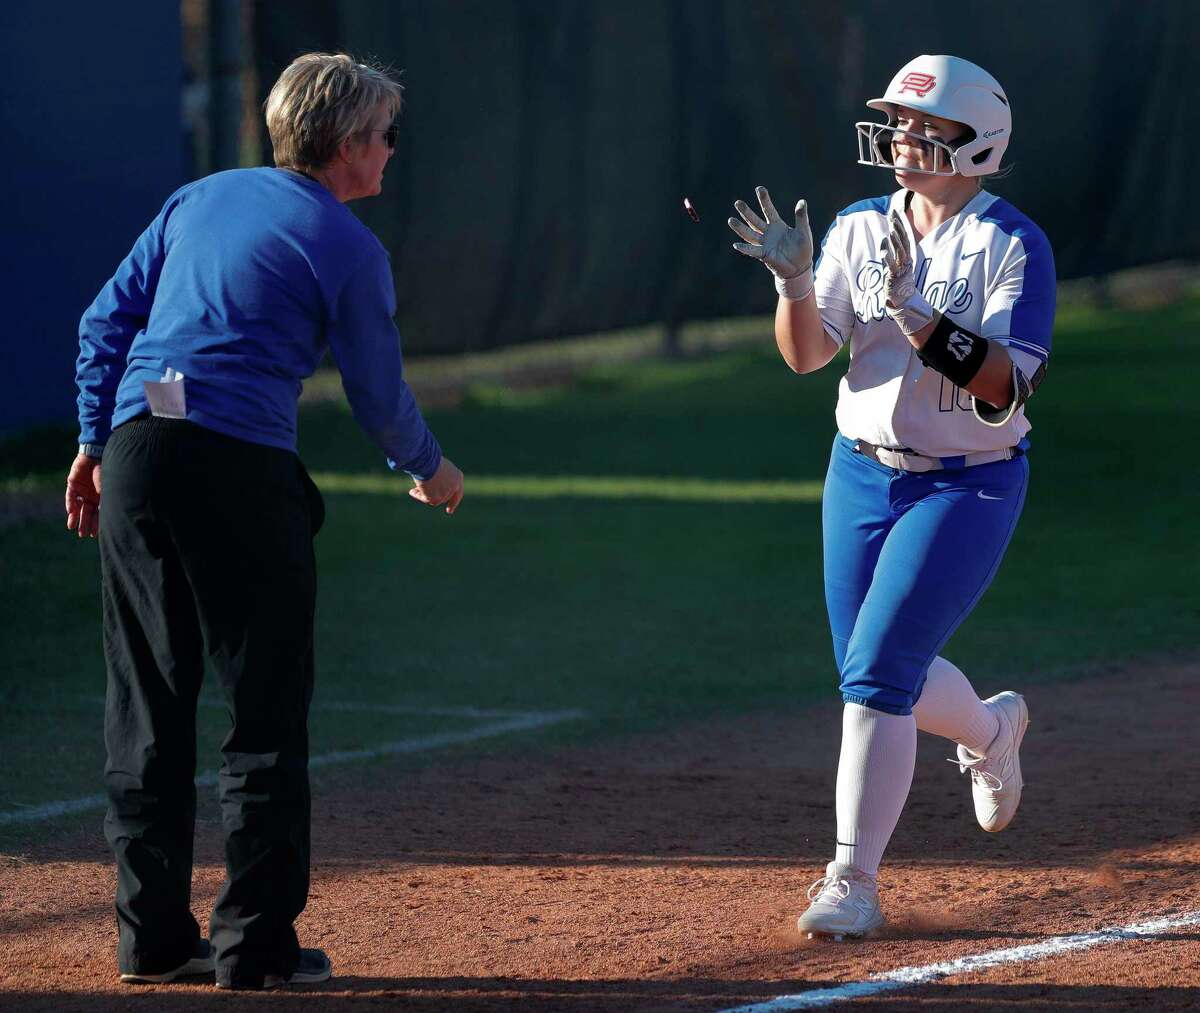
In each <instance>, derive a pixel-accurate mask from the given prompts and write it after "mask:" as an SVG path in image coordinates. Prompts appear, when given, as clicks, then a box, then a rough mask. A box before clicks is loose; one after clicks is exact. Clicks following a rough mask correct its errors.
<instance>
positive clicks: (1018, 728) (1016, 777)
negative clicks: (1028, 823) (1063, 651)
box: [950, 693, 1029, 834]
mask: <svg viewBox="0 0 1200 1013" xmlns="http://www.w3.org/2000/svg"><path fill="white" fill-rule="evenodd" d="M984 704H986V705H987V707H988V708H989V709H990V710H991V711H992V712H993V713H994V714H995V715H996V719H997V721H998V722H999V723H1000V730H999V731H998V732H997V733H996V737H995V738H994V739H992V741H991V743H989V745H988V747H987V751H986V753H985V754H984V755H983V756H979V755H978V754H976V753H973V752H971V750H969V749H968V748H967V747H966V746H959V747H958V759H957V760H951V761H950V762H951V763H957V764H958V770H959V773H960V774H965V773H966V772H967V771H970V772H971V796H972V798H973V799H974V800H975V818H976V819H977V820H978V821H979V825H980V826H981V827H983V829H984V830H986V831H988V833H992V834H994V833H996V832H998V831H1000V830H1003V829H1004V828H1005V827H1006V826H1008V825H1009V824H1010V823H1011V822H1012V818H1013V817H1014V816H1015V815H1016V814H1017V806H1018V805H1020V804H1021V788H1022V786H1023V784H1024V782H1023V781H1022V780H1021V740H1022V739H1023V738H1025V729H1026V728H1028V727H1029V708H1028V707H1027V706H1025V698H1024V697H1023V696H1021V695H1020V694H1019V693H997V694H996V695H995V696H994V697H991V698H990V699H988V700H984Z"/></svg>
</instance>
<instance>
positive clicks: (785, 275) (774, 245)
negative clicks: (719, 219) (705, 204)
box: [729, 186, 813, 301]
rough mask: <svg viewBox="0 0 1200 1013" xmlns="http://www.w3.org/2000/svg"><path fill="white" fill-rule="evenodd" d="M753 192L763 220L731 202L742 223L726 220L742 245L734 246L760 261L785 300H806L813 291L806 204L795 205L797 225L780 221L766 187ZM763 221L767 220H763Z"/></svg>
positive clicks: (801, 202)
mask: <svg viewBox="0 0 1200 1013" xmlns="http://www.w3.org/2000/svg"><path fill="white" fill-rule="evenodd" d="M754 193H755V195H756V196H757V197H758V205H759V207H761V208H762V213H763V217H762V218H759V216H758V215H757V214H756V213H755V212H754V211H752V210H751V209H750V206H749V205H748V204H747V203H746V202H745V201H740V200H739V201H734V204H733V206H734V208H735V210H736V211H737V213H738V214H739V215H741V216H742V221H738V220H737V219H736V218H730V219H729V227H730V228H731V229H733V231H734V232H735V233H737V235H738V236H739V237H740V238H741V239H743V240H745V242H741V243H734V244H733V248H734V249H735V250H737V251H738V253H742V254H745V255H746V256H747V257H753V258H754V259H755V260H759V261H762V263H764V264H765V265H766V266H767V267H768V268H769V269H770V271H771V273H772V274H773V275H775V289H776V291H778V292H779V294H780V295H781V296H783V297H784V298H785V299H792V300H797V301H798V300H800V299H807V298H808V295H809V293H810V292H812V290H813V272H812V265H813V241H812V230H811V229H810V228H809V227H808V202H807V201H803V200H802V201H797V202H796V224H795V226H794V227H793V226H790V225H788V224H787V222H785V221H784V220H783V218H782V217H781V216H780V214H779V212H778V211H776V210H775V205H774V204H773V203H772V202H771V195H770V194H769V193H767V188H766V187H765V186H757V187H755V188H754ZM763 219H766V220H765V221H764V220H763Z"/></svg>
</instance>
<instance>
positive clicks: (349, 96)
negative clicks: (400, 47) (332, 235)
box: [266, 53, 404, 169]
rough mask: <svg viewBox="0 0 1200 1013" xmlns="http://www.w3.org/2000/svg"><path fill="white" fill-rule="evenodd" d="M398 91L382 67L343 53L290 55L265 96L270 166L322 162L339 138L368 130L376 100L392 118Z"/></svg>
mask: <svg viewBox="0 0 1200 1013" xmlns="http://www.w3.org/2000/svg"><path fill="white" fill-rule="evenodd" d="M403 93H404V88H403V87H402V86H401V84H400V83H399V82H398V81H394V80H392V78H391V77H389V76H388V72H387V70H386V69H385V68H383V67H381V66H378V65H376V64H365V63H358V62H357V61H356V60H355V59H354V58H353V57H352V56H349V55H347V54H346V53H305V54H304V55H303V56H298V57H296V59H295V60H293V61H292V62H291V63H290V64H288V66H287V67H286V68H285V69H284V72H283V73H282V74H280V75H279V80H278V81H276V82H275V84H274V86H273V87H272V88H271V94H270V95H268V96H267V102H266V114H267V130H268V132H269V133H270V135H271V147H272V149H273V150H274V153H275V164H276V165H278V166H281V167H283V168H288V169H319V168H321V167H322V166H325V165H327V164H328V163H329V161H330V160H331V159H332V158H333V155H334V153H335V152H336V151H337V149H338V146H339V145H340V144H341V143H342V141H344V140H345V139H346V138H347V137H352V136H354V135H355V134H358V133H361V132H362V131H364V130H368V129H370V125H371V120H372V117H373V116H374V115H375V111H376V110H377V109H378V108H379V106H380V105H381V104H382V103H386V104H387V106H388V109H389V110H390V114H391V115H392V116H393V117H394V116H396V115H397V114H398V113H399V112H400V106H401V101H402V96H403Z"/></svg>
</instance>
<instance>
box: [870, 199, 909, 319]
mask: <svg viewBox="0 0 1200 1013" xmlns="http://www.w3.org/2000/svg"><path fill="white" fill-rule="evenodd" d="M888 225H889V226H890V228H889V231H888V234H887V235H886V236H885V237H884V238H883V241H882V242H881V243H880V245H879V255H880V257H881V258H882V259H883V298H884V302H886V303H887V304H888V306H889V307H891V308H892V309H899V308H900V307H901V306H903V305H904V304H905V303H906V302H908V300H909V299H911V298H912V295H913V292H914V291H916V287H917V283H916V280H915V279H914V277H913V259H912V254H911V253H910V252H909V249H908V235H907V234H906V233H905V231H904V222H903V221H902V220H901V218H900V212H899V211H897V210H896V209H895V208H893V209H892V213H891V215H890V216H889V218H888Z"/></svg>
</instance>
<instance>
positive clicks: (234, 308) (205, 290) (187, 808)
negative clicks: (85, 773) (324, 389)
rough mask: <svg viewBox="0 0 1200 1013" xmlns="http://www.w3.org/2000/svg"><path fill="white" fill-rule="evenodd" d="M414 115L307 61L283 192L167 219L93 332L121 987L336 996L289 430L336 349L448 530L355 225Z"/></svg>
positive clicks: (301, 539) (222, 190) (307, 545)
mask: <svg viewBox="0 0 1200 1013" xmlns="http://www.w3.org/2000/svg"><path fill="white" fill-rule="evenodd" d="M400 103H401V88H400V85H399V84H398V83H396V82H395V81H393V80H391V79H390V78H389V77H388V76H387V75H386V73H384V72H383V71H382V70H380V69H378V68H374V67H369V66H365V65H363V64H360V63H356V62H355V61H354V60H353V59H351V58H350V57H348V56H346V55H344V54H338V55H329V54H323V53H310V54H307V55H305V56H302V57H300V58H299V59H297V60H296V61H295V62H293V63H292V64H291V65H290V66H289V67H288V68H287V69H286V70H285V71H284V72H283V74H282V75H281V76H280V78H279V80H278V81H277V82H276V84H275V86H274V87H273V88H272V90H271V94H270V97H269V98H268V100H267V105H266V118H267V126H268V129H269V131H270V135H271V142H272V145H273V146H274V154H275V163H276V167H275V168H260V169H238V170H234V171H231V172H222V173H217V174H216V175H213V176H209V177H207V178H205V179H202V180H199V181H197V182H195V183H191V184H189V185H187V186H185V187H183V189H181V190H179V191H178V192H176V193H175V194H173V195H172V196H171V197H170V199H169V200H168V201H167V202H166V204H165V205H164V207H163V209H162V211H161V212H160V213H159V215H158V217H156V218H155V219H154V221H152V222H151V223H150V226H149V227H148V228H147V229H146V231H145V232H144V233H143V234H142V235H141V237H140V238H139V239H138V240H137V242H136V243H135V245H134V247H133V250H132V251H131V252H130V254H129V256H128V257H126V258H125V260H124V261H123V262H122V263H121V265H120V266H119V267H118V268H117V272H116V274H115V275H114V276H113V278H112V279H111V280H110V281H109V282H108V284H106V285H105V286H104V288H103V289H102V290H101V292H100V294H99V295H98V296H97V298H96V301H95V302H94V303H93V304H92V306H91V307H90V308H89V309H88V310H87V312H86V313H85V314H84V316H83V320H82V322H81V324H80V355H79V361H78V368H77V382H78V386H79V423H80V444H81V445H80V448H79V456H77V457H76V458H75V462H74V464H73V465H72V467H71V472H70V475H69V477H68V479H67V496H66V509H67V527H68V528H69V529H71V530H75V531H78V533H79V535H80V536H81V537H84V536H95V535H97V534H98V535H99V542H100V566H101V580H102V596H103V614H104V653H105V661H106V665H107V670H108V691H107V702H106V707H105V743H106V747H107V753H108V760H107V765H106V768H105V783H106V787H107V791H108V797H109V808H108V813H107V816H106V818H105V833H106V836H107V838H108V841H109V843H110V844H111V845H112V848H113V851H114V853H115V855H116V863H117V894H116V913H117V921H118V927H119V935H120V942H119V948H118V961H119V969H120V973H121V977H122V980H125V981H151V982H163V981H170V980H172V979H174V978H176V977H179V976H182V975H186V974H194V973H202V972H207V971H209V970H211V969H213V968H214V967H215V970H216V982H217V985H218V986H221V987H226V988H262V987H270V986H273V985H279V984H286V983H289V982H292V983H295V982H311V981H322V980H325V979H326V978H328V977H329V976H330V973H331V969H330V965H329V961H328V959H327V958H326V956H325V954H323V953H322V952H321V951H320V950H310V949H305V950H301V948H300V946H299V943H298V941H297V938H296V932H295V929H294V927H293V922H294V921H295V919H296V917H297V916H298V915H299V914H300V912H301V911H302V910H303V909H304V906H305V903H306V901H307V896H308V878H309V823H310V818H309V786H308V769H307V768H308V708H309V702H310V700H311V697H312V691H313V611H314V605H315V599H316V572H315V563H314V556H313V536H314V535H315V534H316V532H317V530H318V529H319V528H320V526H321V522H322V519H323V516H324V508H323V505H322V502H321V496H320V493H319V492H318V491H317V489H316V487H315V486H314V485H313V483H312V481H311V480H310V479H309V477H308V474H307V472H306V471H305V470H304V466H303V465H302V464H301V463H300V460H299V458H298V457H297V456H296V405H297V400H298V397H299V394H300V388H301V383H302V381H303V380H304V379H305V378H306V377H308V376H310V375H311V374H312V372H313V371H314V369H315V368H316V366H317V364H318V362H319V361H320V359H321V357H322V355H323V354H324V352H325V350H326V349H327V348H328V349H330V350H332V353H333V356H334V359H335V360H336V362H337V364H338V367H339V369H340V370H341V374H342V381H343V385H344V387H345V390H346V395H347V397H348V398H349V401H350V405H351V407H352V409H353V411H354V416H355V418H356V419H357V420H358V422H359V424H360V425H361V426H362V428H363V429H364V430H366V432H367V433H368V434H369V435H370V437H371V438H372V439H373V440H374V441H375V442H376V443H377V444H378V445H379V447H380V448H381V449H382V450H383V451H384V453H385V454H386V455H387V459H388V464H389V466H390V467H391V468H393V469H397V470H400V471H404V472H407V473H408V474H409V475H411V476H412V478H413V479H414V481H415V487H414V488H412V489H411V490H410V495H412V496H413V497H414V498H416V499H418V500H420V501H421V502H423V503H426V504H429V505H431V506H438V505H445V508H446V512H447V513H453V512H454V511H455V509H456V508H457V506H458V504H459V502H460V501H461V499H462V495H463V476H462V473H461V472H460V471H459V470H458V468H456V467H455V466H454V465H453V464H452V463H451V462H450V461H449V460H448V459H447V458H444V457H443V456H442V453H441V450H440V448H439V447H438V443H437V441H436V440H435V439H434V437H433V434H432V433H431V432H430V431H429V429H428V428H427V427H426V425H425V422H424V420H423V419H422V417H421V413H420V411H419V410H418V408H417V405H416V403H415V402H414V400H413V396H412V393H411V391H410V390H409V388H408V386H407V385H406V384H405V383H404V380H403V377H402V370H401V358H400V341H399V336H398V334H397V333H396V328H395V325H394V323H393V320H392V318H393V314H394V312H395V293H394V286H393V281H392V274H391V267H390V264H389V261H388V256H387V253H386V252H385V251H384V249H383V247H382V245H381V244H380V243H379V241H378V240H377V239H376V238H375V236H374V235H373V234H372V233H371V232H370V231H369V230H368V229H367V228H366V227H365V226H364V225H362V224H361V223H360V222H359V220H358V219H357V218H356V217H355V216H354V215H353V214H351V212H350V211H349V210H348V209H347V208H346V206H345V202H346V201H350V200H354V199H356V198H360V197H371V196H374V195H376V194H378V193H379V192H380V190H381V187H382V181H383V171H384V168H385V167H386V166H387V163H388V160H389V158H390V157H391V155H392V153H393V150H394V148H395V144H396V130H397V128H396V126H395V125H394V123H393V121H394V119H395V117H396V115H397V114H398V112H399V110H400ZM102 460H103V474H104V499H103V521H101V513H100V503H101V499H100V489H101V482H100V475H101V461H102ZM206 660H207V662H208V663H209V665H210V667H211V669H212V672H213V674H214V675H215V677H216V680H217V684H218V686H219V688H220V692H221V694H222V697H223V699H224V703H225V706H226V707H227V708H228V711H229V715H230V718H231V722H232V726H231V728H230V730H229V734H228V736H227V737H226V739H225V741H224V743H223V745H222V762H221V768H220V777H219V786H218V787H219V794H220V802H221V813H222V822H223V825H224V834H225V855H226V872H227V879H226V882H225V885H224V888H223V890H222V891H221V894H220V896H219V897H218V899H217V901H216V905H215V907H214V909H213V912H212V919H211V946H210V945H209V942H208V941H207V940H205V939H203V938H202V937H201V933H200V930H199V927H198V925H197V923H196V921H195V919H194V918H193V917H192V914H191V911H190V906H189V901H190V894H191V874H192V837H193V826H194V820H195V811H196V789H195V785H194V775H195V769H196V730H195V726H196V700H197V695H198V693H199V690H200V683H201V678H202V675H203V670H204V665H205V661H206Z"/></svg>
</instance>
